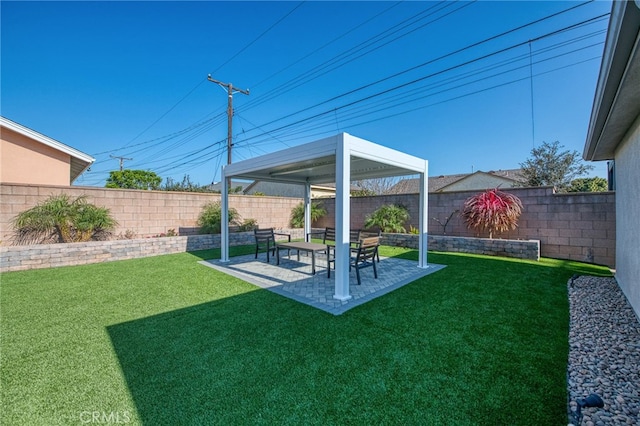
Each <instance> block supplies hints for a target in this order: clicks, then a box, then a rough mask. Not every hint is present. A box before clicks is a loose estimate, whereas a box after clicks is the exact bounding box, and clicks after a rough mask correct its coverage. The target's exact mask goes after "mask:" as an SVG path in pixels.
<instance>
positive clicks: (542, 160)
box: [520, 141, 594, 192]
mask: <svg viewBox="0 0 640 426" xmlns="http://www.w3.org/2000/svg"><path fill="white" fill-rule="evenodd" d="M563 148H564V145H561V144H560V142H558V141H555V142H553V143H548V142H544V143H543V144H542V145H540V146H539V147H537V148H533V149H532V150H531V157H530V158H528V159H527V160H526V161H525V162H524V163H520V167H521V168H522V175H523V176H524V178H525V182H524V183H523V186H547V185H549V186H554V187H555V188H556V190H557V191H558V192H567V190H568V189H569V187H570V185H571V181H573V180H574V179H576V178H578V177H580V176H583V175H585V174H586V173H587V172H588V171H589V170H593V168H594V167H593V166H592V165H589V164H583V163H582V160H581V158H580V154H578V151H569V150H563Z"/></svg>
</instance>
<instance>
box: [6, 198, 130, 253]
mask: <svg viewBox="0 0 640 426" xmlns="http://www.w3.org/2000/svg"><path fill="white" fill-rule="evenodd" d="M117 225H118V222H117V221H116V220H115V219H114V218H113V217H111V213H110V212H109V209H107V208H105V207H97V206H95V205H93V204H91V203H88V202H87V197H86V196H84V195H82V196H80V197H78V198H76V199H75V200H71V198H70V197H69V196H68V195H66V194H60V195H52V196H50V197H49V198H47V199H46V200H44V201H43V202H42V203H39V204H38V205H36V206H34V207H32V208H30V209H29V210H25V211H23V212H22V213H20V214H18V215H17V216H16V217H15V218H14V219H13V227H14V231H15V234H14V240H15V242H16V243H17V244H29V243H47V242H51V241H54V242H60V243H76V242H84V241H90V240H105V239H108V238H110V237H111V235H112V234H113V230H114V228H115V227H116V226H117Z"/></svg>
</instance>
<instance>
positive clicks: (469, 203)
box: [461, 188, 522, 238]
mask: <svg viewBox="0 0 640 426" xmlns="http://www.w3.org/2000/svg"><path fill="white" fill-rule="evenodd" d="M521 213H522V202H521V201H520V199H519V198H518V197H516V196H515V195H513V194H509V193H506V192H503V191H499V190H498V188H495V189H488V190H486V191H485V192H481V193H480V194H477V195H474V196H473V197H470V198H469V199H467V200H466V201H465V202H464V207H463V210H462V214H461V215H462V217H463V219H464V220H465V222H466V224H467V227H469V228H473V229H476V230H487V231H489V238H493V234H494V233H495V232H504V231H508V230H509V229H516V227H517V226H518V218H519V217H520V214H521Z"/></svg>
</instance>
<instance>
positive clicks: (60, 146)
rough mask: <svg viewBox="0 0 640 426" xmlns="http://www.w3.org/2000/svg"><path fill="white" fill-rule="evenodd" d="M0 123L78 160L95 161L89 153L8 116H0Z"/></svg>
mask: <svg viewBox="0 0 640 426" xmlns="http://www.w3.org/2000/svg"><path fill="white" fill-rule="evenodd" d="M0 124H2V126H3V127H5V128H7V129H9V130H12V131H14V132H16V133H19V134H21V135H23V136H26V137H28V138H29V139H33V140H34V141H36V142H40V143H41V144H44V145H47V146H49V147H51V148H54V149H57V150H58V151H61V152H64V153H65V154H68V155H70V156H72V157H75V158H77V159H79V160H82V161H86V162H88V163H89V164H91V163H93V162H94V161H96V159H95V158H93V157H92V156H90V155H89V154H85V153H84V152H80V151H78V150H77V149H74V148H71V147H70V146H68V145H65V144H63V143H62V142H58V141H57V140H55V139H51V138H50V137H48V136H45V135H43V134H41V133H38V132H36V131H35V130H31V129H29V128H28V127H24V126H22V125H20V124H18V123H15V122H13V121H11V120H9V119H8V118H4V117H0Z"/></svg>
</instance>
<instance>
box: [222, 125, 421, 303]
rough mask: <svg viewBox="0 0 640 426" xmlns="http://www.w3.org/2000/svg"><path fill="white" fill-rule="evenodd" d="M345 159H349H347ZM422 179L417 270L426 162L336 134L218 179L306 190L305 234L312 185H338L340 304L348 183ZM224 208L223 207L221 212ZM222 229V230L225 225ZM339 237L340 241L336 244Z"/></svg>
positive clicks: (345, 269)
mask: <svg viewBox="0 0 640 426" xmlns="http://www.w3.org/2000/svg"><path fill="white" fill-rule="evenodd" d="M347 159H348V160H347ZM415 174H419V175H420V181H421V185H420V218H419V222H420V227H419V229H420V234H419V240H420V242H419V252H420V253H419V262H418V266H419V267H424V268H426V267H427V263H426V253H427V250H426V249H427V245H426V240H427V236H426V224H427V220H426V218H427V188H426V182H427V161H426V160H424V159H421V158H418V157H414V156H411V155H409V154H405V153H402V152H399V151H396V150H393V149H390V148H387V147H384V146H381V145H377V144H375V143H372V142H369V141H366V140H364V139H360V138H357V137H354V136H351V135H349V134H347V133H340V134H338V135H335V136H331V137H328V138H325V139H321V140H318V141H315V142H311V143H307V144H304V145H299V146H296V147H293V148H288V149H285V150H282V151H278V152H274V153H271V154H266V155H262V156H260V157H256V158H252V159H249V160H244V161H240V162H237V163H233V164H228V165H226V166H223V167H222V180H223V181H224V180H225V179H229V178H235V179H251V180H263V181H275V182H289V183H299V184H302V185H305V187H306V190H305V193H306V197H305V208H306V210H307V213H305V233H308V232H309V231H310V227H311V225H310V218H309V214H308V211H309V206H310V204H311V200H310V189H309V187H310V185H312V184H326V183H331V182H335V183H336V218H335V222H336V223H335V226H336V263H335V268H336V275H335V276H336V284H335V286H336V295H335V296H334V297H336V298H338V299H342V300H346V299H348V298H349V297H350V296H349V225H350V224H349V218H350V207H349V188H350V182H351V181H354V180H360V179H370V178H380V177H392V176H406V175H415ZM222 186H223V191H222V204H223V209H222V214H223V221H222V224H223V226H222V235H221V237H222V238H221V239H222V241H221V246H222V247H221V248H222V258H221V261H223V262H225V261H228V260H229V257H228V253H229V252H228V247H229V240H228V217H226V214H225V213H226V212H227V208H228V191H227V186H226V185H222ZM225 207H227V208H225ZM225 224H226V226H225ZM339 238H341V239H342V242H340V241H338V239H339Z"/></svg>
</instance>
